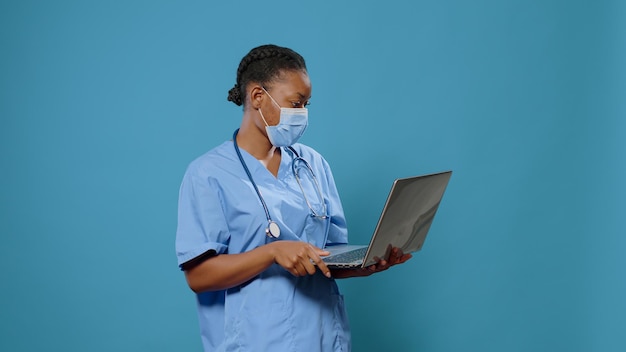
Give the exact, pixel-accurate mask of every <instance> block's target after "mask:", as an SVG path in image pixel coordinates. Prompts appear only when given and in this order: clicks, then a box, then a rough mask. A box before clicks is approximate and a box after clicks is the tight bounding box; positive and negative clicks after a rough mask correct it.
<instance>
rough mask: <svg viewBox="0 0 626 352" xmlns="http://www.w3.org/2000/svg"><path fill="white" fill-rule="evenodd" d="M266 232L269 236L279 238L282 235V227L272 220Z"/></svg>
mask: <svg viewBox="0 0 626 352" xmlns="http://www.w3.org/2000/svg"><path fill="white" fill-rule="evenodd" d="M265 233H266V234H267V236H268V237H271V238H278V237H280V227H278V224H277V223H275V222H274V221H272V220H270V221H269V224H268V225H267V228H266V229H265Z"/></svg>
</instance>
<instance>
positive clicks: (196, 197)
mask: <svg viewBox="0 0 626 352" xmlns="http://www.w3.org/2000/svg"><path fill="white" fill-rule="evenodd" d="M229 238H230V233H229V231H228V226H227V223H226V217H225V214H224V211H223V207H222V202H221V197H220V192H219V185H218V184H217V183H216V182H212V181H211V179H210V178H209V177H208V176H206V175H202V173H200V172H199V171H198V169H197V168H191V167H190V169H188V170H187V172H186V174H185V177H184V178H183V182H182V184H181V187H180V193H179V201H178V226H177V229H176V255H177V258H178V264H179V265H183V264H184V263H187V262H189V261H192V260H194V259H195V258H198V257H199V256H202V255H205V254H206V253H209V251H214V252H215V253H216V254H219V253H225V252H226V251H227V248H228V242H229Z"/></svg>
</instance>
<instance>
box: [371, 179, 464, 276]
mask: <svg viewBox="0 0 626 352" xmlns="http://www.w3.org/2000/svg"><path fill="white" fill-rule="evenodd" d="M451 175H452V171H445V172H440V173H436V174H430V175H423V176H415V177H409V178H403V179H397V180H396V181H394V183H393V185H392V186H391V191H390V192H389V196H388V197H387V202H386V203H385V207H384V208H383V211H382V214H381V216H380V220H379V221H378V224H377V225H376V230H375V231H374V235H373V236H372V239H371V242H370V245H369V249H368V251H367V254H366V255H365V260H364V263H363V267H365V266H369V265H372V264H375V263H376V259H375V258H376V257H378V258H388V257H389V251H390V250H391V248H392V247H398V248H401V249H402V251H403V252H404V253H412V252H416V251H419V250H420V249H422V245H423V244H424V241H425V240H426V235H427V234H428V230H429V229H430V225H431V224H432V222H433V219H434V217H435V213H436V212H437V209H438V208H439V203H440V202H441V198H442V197H443V193H444V192H445V190H446V187H447V186H448V181H449V180H450V176H451Z"/></svg>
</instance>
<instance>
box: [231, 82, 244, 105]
mask: <svg viewBox="0 0 626 352" xmlns="http://www.w3.org/2000/svg"><path fill="white" fill-rule="evenodd" d="M228 101H232V102H233V103H235V104H236V105H238V106H241V105H242V104H243V102H242V101H241V89H240V88H239V85H238V84H235V86H234V87H232V88H231V89H230V90H229V91H228Z"/></svg>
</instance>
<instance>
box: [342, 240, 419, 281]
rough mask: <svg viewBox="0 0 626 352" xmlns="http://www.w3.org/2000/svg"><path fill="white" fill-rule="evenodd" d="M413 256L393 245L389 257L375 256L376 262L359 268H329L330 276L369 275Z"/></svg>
mask: <svg viewBox="0 0 626 352" xmlns="http://www.w3.org/2000/svg"><path fill="white" fill-rule="evenodd" d="M412 257H413V256H412V255H411V254H410V253H408V254H404V253H403V252H402V249H400V248H398V247H393V248H392V249H391V253H390V254H389V259H387V260H385V259H380V258H376V264H372V265H370V266H367V267H365V268H359V269H334V270H333V269H331V272H332V276H333V277H334V278H337V279H340V278H347V277H357V276H369V275H372V274H374V273H378V272H381V271H385V270H387V269H389V268H391V267H392V266H394V265H397V264H402V263H404V262H406V261H407V260H409V259H411V258H412Z"/></svg>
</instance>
